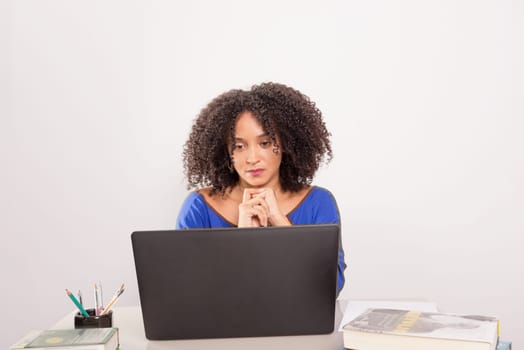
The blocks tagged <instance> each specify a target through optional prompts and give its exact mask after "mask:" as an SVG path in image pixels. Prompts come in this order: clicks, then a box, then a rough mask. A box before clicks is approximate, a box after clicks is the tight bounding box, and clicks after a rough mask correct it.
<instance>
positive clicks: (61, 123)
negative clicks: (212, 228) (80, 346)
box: [0, 0, 524, 348]
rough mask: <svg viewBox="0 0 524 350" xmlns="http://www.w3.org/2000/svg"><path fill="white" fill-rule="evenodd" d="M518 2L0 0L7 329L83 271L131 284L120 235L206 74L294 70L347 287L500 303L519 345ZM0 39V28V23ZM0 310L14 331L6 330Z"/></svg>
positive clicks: (150, 195)
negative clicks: (318, 125)
mask: <svg viewBox="0 0 524 350" xmlns="http://www.w3.org/2000/svg"><path fill="white" fill-rule="evenodd" d="M523 15H524V6H523V5H522V4H521V3H517V2H512V1H509V0H485V1H456V0H446V1H434V2H429V1H408V0H397V1H386V0H374V1H364V2H345V1H322V2H320V1H298V0H297V1H287V2H280V1H276V0H269V1H264V2H260V3H259V4H249V5H248V4H247V3H246V2H244V1H240V0H230V1H220V2H214V1H203V0H202V1H192V2H172V1H155V2H152V3H150V2H148V1H123V0H122V1H101V0H99V1H66V0H62V1H58V0H53V1H28V0H22V1H14V0H11V1H6V2H2V5H0V38H1V39H2V42H3V43H6V44H4V45H2V46H1V47H0V50H1V51H0V62H1V63H2V65H1V68H0V72H1V74H2V76H1V79H0V92H1V97H0V101H1V102H2V104H1V105H0V115H1V119H0V150H1V151H0V155H1V157H2V158H1V166H2V171H1V177H0V193H1V194H0V209H1V211H0V213H1V214H0V220H1V222H0V228H1V230H2V232H1V234H0V237H1V238H0V247H1V254H0V259H1V260H0V266H1V267H0V268H1V276H2V282H1V288H0V300H3V302H4V304H5V306H4V310H3V311H4V315H3V317H2V318H1V320H0V329H3V330H4V331H2V332H0V333H1V334H2V335H0V348H6V347H7V346H8V345H9V344H11V343H12V342H14V341H15V340H16V339H17V338H19V337H20V336H22V335H23V334H24V333H26V332H27V331H28V330H29V329H39V328H46V327H48V326H50V325H51V324H53V323H54V322H55V321H56V320H58V319H60V318H61V317H62V316H63V315H65V314H66V313H67V312H70V311H71V310H73V306H72V304H71V302H70V301H69V300H67V298H66V296H65V292H64V288H69V289H71V290H73V291H76V290H78V289H82V291H83V292H84V294H85V295H86V300H87V302H88V303H91V302H92V301H91V300H92V296H91V286H92V283H93V282H95V281H97V280H100V281H102V284H103V285H104V287H105V290H106V297H107V298H108V297H109V294H112V292H113V291H114V290H115V289H116V288H117V287H118V285H119V284H120V282H122V281H123V282H125V283H126V285H127V290H126V292H125V294H124V295H123V296H122V299H121V301H120V302H119V303H120V304H121V305H135V304H137V303H138V292H137V287H136V278H135V272H134V266H133V261H132V252H131V245H130V239H129V235H130V233H131V232H132V231H133V230H139V229H153V228H159V229H160V228H171V227H173V226H174V225H175V218H176V214H177V211H178V208H179V206H180V203H181V201H182V200H183V198H184V197H185V195H186V190H185V185H184V179H183V177H182V169H181V160H180V158H181V157H180V152H181V146H182V144H183V143H184V141H185V139H186V136H187V133H188V130H189V128H190V125H191V122H192V120H193V118H194V117H195V116H196V115H197V113H198V112H199V110H200V109H201V108H202V107H203V106H204V105H205V104H206V103H207V102H209V101H210V100H211V99H212V98H213V97H215V96H216V95H217V94H218V93H221V92H223V91H225V90H229V89H231V88H247V87H249V86H250V85H251V84H254V83H259V82H262V81H270V80H271V81H278V82H283V83H286V84H289V85H292V86H294V87H296V88H298V89H299V90H301V91H303V92H304V93H306V94H308V95H309V96H310V97H311V98H312V99H313V100H315V101H317V103H318V106H319V107H320V108H321V110H322V111H323V112H324V114H325V119H326V123H327V125H328V128H329V129H330V130H331V131H332V133H333V143H334V151H335V158H334V160H333V161H332V163H331V164H330V165H329V166H327V167H325V168H323V169H322V170H321V172H320V173H319V176H318V178H317V181H316V183H317V184H319V185H322V186H325V187H328V188H330V189H331V190H332V192H333V193H334V194H335V195H336V197H337V199H338V201H339V206H340V209H341V212H342V218H343V229H344V230H343V234H344V237H343V243H344V247H345V249H346V252H347V254H348V264H349V269H348V271H347V275H346V277H347V285H346V288H345V289H344V291H343V292H342V297H343V298H382V299H391V298H403V299H410V298H425V299H428V300H432V301H435V302H436V303H437V304H438V305H439V306H440V309H441V310H443V311H447V312H457V313H479V314H488V315H495V316H498V317H499V318H500V319H501V321H502V336H503V338H505V339H509V340H512V341H513V342H514V346H516V347H518V346H519V345H520V346H524V337H523V335H522V333H521V332H518V330H519V328H520V329H521V328H522V325H521V322H520V320H519V316H520V315H521V314H522V313H523V312H524V302H523V301H522V298H521V296H522V295H524V281H523V279H522V277H523V275H524V267H523V266H524V261H523V260H524V259H523V258H522V255H521V253H522V247H523V243H524V239H523V234H524V222H523V219H522V213H523V212H524V181H523V179H524V156H523V152H522V149H524V141H523V138H522V137H520V136H521V134H522V133H523V131H524V122H523V119H522V116H523V115H524V103H523V100H524V99H523V98H524V71H523V65H522V64H521V62H523V61H524V57H523V56H524V28H523V25H524V24H523V23H524V21H523V19H524V16H523ZM4 39H5V40H4ZM6 330H7V331H6Z"/></svg>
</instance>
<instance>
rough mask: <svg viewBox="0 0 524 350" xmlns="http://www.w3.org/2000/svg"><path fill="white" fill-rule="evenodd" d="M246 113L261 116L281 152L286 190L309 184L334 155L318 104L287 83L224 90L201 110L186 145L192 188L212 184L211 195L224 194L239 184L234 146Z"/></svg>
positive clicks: (265, 128)
mask: <svg viewBox="0 0 524 350" xmlns="http://www.w3.org/2000/svg"><path fill="white" fill-rule="evenodd" d="M243 112H251V113H252V114H253V115H254V116H255V118H257V120H258V121H259V122H260V124H261V125H262V127H263V129H264V131H265V132H266V133H267V134H268V135H269V136H270V137H271V139H272V140H273V143H274V145H275V149H279V150H280V151H281V152H282V163H281V164H280V185H281V187H282V190H283V191H291V192H297V191H299V190H301V189H302V188H304V187H305V186H308V185H310V184H311V182H312V181H313V177H314V175H315V173H316V171H317V170H318V168H319V166H320V165H321V163H322V162H323V161H326V162H329V161H330V160H331V158H332V151H331V143H330V140H329V137H330V133H329V132H328V131H327V129H326V126H325V124H324V121H323V120H322V113H321V112H320V110H319V109H318V108H317V107H316V106H315V103H314V102H313V101H311V100H310V99H309V98H308V97H307V96H305V95H304V94H302V93H301V92H300V91H298V90H295V89H293V88H291V87H288V86H286V85H283V84H277V83H263V84H260V85H254V86H252V87H251V89H250V90H247V91H246V90H236V89H235V90H230V91H228V92H225V93H223V94H221V95H219V96H218V97H216V98H215V99H214V100H212V101H211V102H210V103H209V104H208V105H207V106H206V107H205V108H204V109H202V111H201V112H200V114H199V115H198V117H197V118H196V119H195V121H194V124H193V127H192V129H191V133H190V135H189V139H188V140H187V141H186V143H185V145H184V151H183V160H184V173H185V176H186V177H187V180H188V189H193V188H201V187H207V186H211V192H210V193H211V195H213V194H222V195H223V194H224V193H225V192H226V190H227V189H232V188H233V187H234V186H235V185H236V184H237V183H238V180H239V177H238V174H237V173H236V172H235V171H234V170H232V169H233V165H232V153H233V149H232V147H233V142H234V139H235V135H234V131H235V124H236V120H237V118H238V116H239V115H240V114H241V113H243ZM277 140H280V143H277Z"/></svg>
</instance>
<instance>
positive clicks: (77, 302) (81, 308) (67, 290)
mask: <svg viewBox="0 0 524 350" xmlns="http://www.w3.org/2000/svg"><path fill="white" fill-rule="evenodd" d="M65 291H66V293H67V295H68V296H69V298H71V300H72V301H73V303H75V305H76V307H77V308H78V310H80V312H81V313H82V315H84V317H89V314H88V313H87V311H86V309H84V307H83V306H82V304H80V302H79V301H78V300H77V299H76V298H75V296H74V294H73V293H71V291H69V289H66V290H65Z"/></svg>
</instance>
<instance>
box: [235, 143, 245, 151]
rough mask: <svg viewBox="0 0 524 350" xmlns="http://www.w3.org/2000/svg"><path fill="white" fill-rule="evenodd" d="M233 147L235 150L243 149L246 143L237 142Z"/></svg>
mask: <svg viewBox="0 0 524 350" xmlns="http://www.w3.org/2000/svg"><path fill="white" fill-rule="evenodd" d="M233 148H234V149H235V150H242V149H243V148H244V145H243V144H241V143H236V144H234V145H233Z"/></svg>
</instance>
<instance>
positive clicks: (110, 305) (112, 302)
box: [100, 283, 124, 315]
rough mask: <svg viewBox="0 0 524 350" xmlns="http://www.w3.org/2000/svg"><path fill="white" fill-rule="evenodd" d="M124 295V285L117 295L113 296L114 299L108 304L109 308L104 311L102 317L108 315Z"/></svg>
mask: <svg viewBox="0 0 524 350" xmlns="http://www.w3.org/2000/svg"><path fill="white" fill-rule="evenodd" d="M122 293H124V284H123V283H122V284H121V285H120V288H118V290H117V291H116V292H115V295H113V298H111V301H110V302H109V303H108V304H107V306H106V307H105V308H104V311H102V313H101V314H100V315H105V314H107V313H108V311H109V310H110V309H111V308H112V307H113V305H115V303H116V302H117V301H118V298H120V296H121V295H122Z"/></svg>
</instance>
